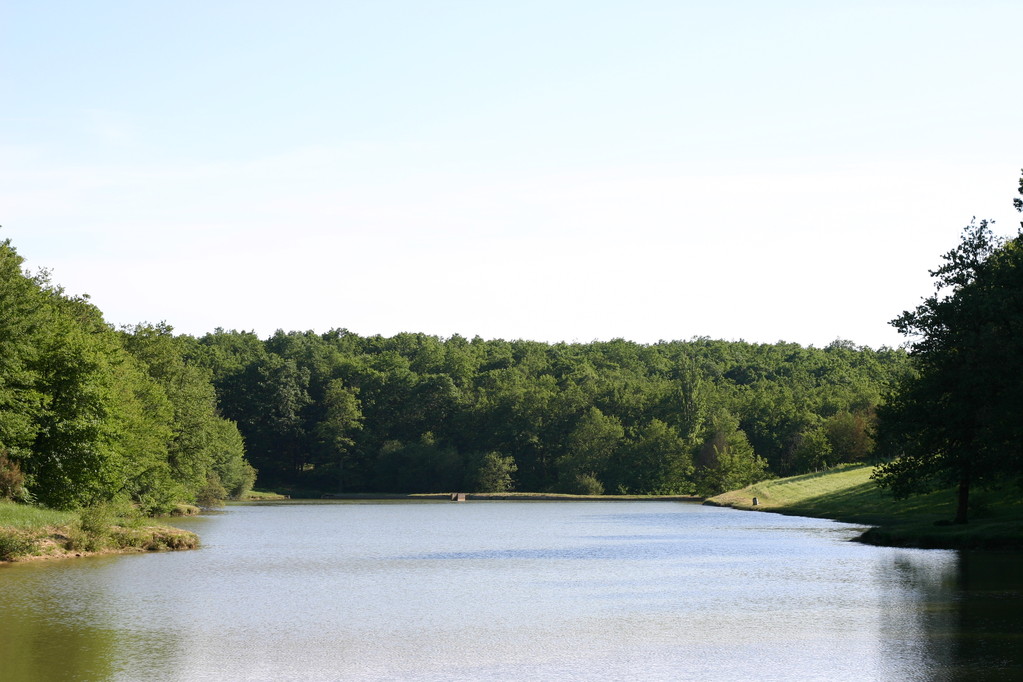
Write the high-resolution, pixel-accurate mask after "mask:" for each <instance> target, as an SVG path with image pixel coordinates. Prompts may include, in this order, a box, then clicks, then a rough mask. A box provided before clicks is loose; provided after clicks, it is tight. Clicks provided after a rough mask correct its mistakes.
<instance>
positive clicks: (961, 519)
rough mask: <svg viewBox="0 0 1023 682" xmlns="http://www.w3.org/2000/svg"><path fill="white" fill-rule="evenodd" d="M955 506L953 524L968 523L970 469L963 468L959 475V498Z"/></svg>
mask: <svg viewBox="0 0 1023 682" xmlns="http://www.w3.org/2000/svg"><path fill="white" fill-rule="evenodd" d="M958 498H959V499H958V504H956V518H955V523H969V518H968V516H967V513H968V510H969V506H970V468H969V466H967V467H964V468H963V470H962V473H961V474H960V475H959V496H958Z"/></svg>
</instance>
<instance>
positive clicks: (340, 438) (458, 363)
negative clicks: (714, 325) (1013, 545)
mask: <svg viewBox="0 0 1023 682" xmlns="http://www.w3.org/2000/svg"><path fill="white" fill-rule="evenodd" d="M186 357H187V359H188V361H189V362H190V363H193V364H195V365H198V366H201V367H203V368H206V369H208V370H209V371H210V372H211V374H212V376H213V383H214V385H215V386H216V389H217V395H218V396H219V404H220V409H221V410H222V412H223V414H224V415H225V416H226V417H228V418H230V419H232V420H234V421H235V422H237V424H238V427H239V429H240V430H241V432H242V434H243V435H244V437H245V442H246V444H247V448H248V456H249V459H250V461H251V462H252V463H253V464H254V465H255V466H256V467H257V468H258V470H259V472H260V474H259V476H260V482H261V483H262V484H264V485H268V486H272V487H281V488H291V489H295V490H315V491H327V492H427V491H445V490H454V489H464V490H506V489H511V488H514V489H516V490H525V491H552V492H568V493H601V492H604V493H610V494H616V493H632V494H644V493H657V494H688V493H699V494H712V493H717V492H721V491H723V490H726V489H731V488H734V487H737V486H742V485H745V484H747V483H750V482H752V481H754V480H758V479H761V478H764V477H767V476H770V475H772V474H777V475H788V474H794V473H800V472H806V471H814V470H819V469H822V468H824V467H827V466H828V465H832V464H835V463H839V462H847V461H861V460H865V459H867V458H869V457H870V456H871V451H872V447H873V441H872V435H871V434H872V429H873V422H874V414H875V408H876V407H877V406H878V404H879V403H880V402H881V399H882V395H884V394H885V392H886V391H887V390H888V389H889V388H890V387H891V386H892V385H893V384H894V382H896V381H897V380H898V379H899V378H900V377H901V375H903V374H904V373H905V372H906V371H907V369H908V363H907V358H906V355H905V353H904V352H903V351H901V350H892V349H881V350H872V349H870V348H857V347H855V346H854V345H852V344H851V343H848V342H835V343H832V344H831V345H829V346H828V347H826V348H822V349H817V348H812V347H811V348H805V347H802V346H799V345H797V344H790V343H777V344H766V345H764V344H751V343H745V342H741V341H739V342H726V341H712V340H709V339H694V340H691V341H684V342H681V341H673V342H662V343H657V344H653V345H641V344H637V343H631V342H628V341H625V340H622V339H616V340H613V341H608V342H593V343H588V344H567V343H558V344H546V343H539V342H532V341H504V340H483V339H480V338H475V339H471V340H469V339H465V338H463V337H461V336H453V337H451V338H448V339H439V338H437V337H433V336H427V335H424V334H411V333H406V334H398V335H396V336H394V337H391V338H384V337H380V336H372V337H362V336H359V335H357V334H354V333H351V332H348V331H346V330H343V329H341V330H333V331H330V332H328V333H325V334H316V333H313V332H283V331H278V332H277V333H276V334H274V335H273V336H271V337H270V338H268V339H266V340H261V339H260V338H258V337H257V336H256V335H255V334H252V333H248V332H237V331H223V330H217V331H215V332H212V333H209V334H207V335H205V336H203V337H201V338H199V339H196V340H194V341H193V340H191V339H189V342H188V351H187V354H186Z"/></svg>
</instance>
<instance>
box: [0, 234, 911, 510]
mask: <svg viewBox="0 0 1023 682" xmlns="http://www.w3.org/2000/svg"><path fill="white" fill-rule="evenodd" d="M22 262H23V261H22V258H21V257H20V256H19V255H18V253H17V251H16V250H15V249H14V248H13V247H12V246H11V244H10V243H9V241H6V242H3V243H2V244H0V344H2V348H0V363H2V364H0V496H6V497H13V498H19V499H26V500H34V501H37V502H39V503H42V504H45V505H48V506H53V507H60V508H73V507H78V506H85V505H89V504H93V503H97V502H103V501H108V500H112V499H118V498H120V499H129V500H131V501H133V502H134V503H136V504H137V505H139V506H140V507H142V508H143V509H145V510H147V511H152V512H156V511H161V510H165V509H167V508H168V507H169V505H171V504H172V503H173V502H174V501H177V500H184V501H201V502H209V501H215V500H217V499H222V498H225V497H228V496H232V495H239V494H241V493H242V492H244V491H245V490H247V489H248V488H249V487H250V486H251V485H252V484H253V481H254V478H255V475H256V470H258V472H259V483H260V484H261V485H263V486H266V487H275V488H281V489H286V490H291V491H294V492H298V493H302V492H306V493H337V492H427V491H434V492H436V491H449V490H456V489H462V490H490V491H503V490H511V489H515V490H524V491H552V492H570V493H600V492H604V493H610V494H615V493H633V494H645V493H660V494H688V493H699V494H711V493H716V492H720V491H723V490H726V489H730V488H734V487H737V486H741V485H744V484H746V483H749V482H751V481H753V480H756V479H760V478H764V477H766V476H770V475H786V474H793V473H799V472H804V471H812V470H817V469H821V468H824V467H826V466H828V465H831V464H835V463H838V462H845V461H860V460H864V459H867V458H869V457H870V455H871V451H872V448H873V440H872V435H871V434H872V431H873V424H874V420H875V416H874V415H875V409H876V408H877V406H878V405H879V404H880V403H881V401H882V396H883V395H884V394H885V392H886V391H888V390H889V388H890V387H891V386H893V385H894V384H895V383H896V382H897V381H898V380H899V379H900V377H901V376H902V375H904V374H905V373H906V371H907V369H908V363H907V357H906V354H905V353H904V352H903V351H900V350H893V349H881V350H873V349H870V348H858V347H856V346H854V345H853V344H851V343H849V342H842V341H836V342H835V343H832V344H831V345H829V346H828V347H826V348H822V349H817V348H813V347H810V348H806V347H802V346H800V345H797V344H792V343H776V344H751V343H745V342H742V341H738V342H726V341H714V340H710V339H705V338H699V339H693V340H690V341H672V342H661V343H657V344H653V345H642V344H637V343H632V342H629V341H625V340H622V339H616V340H613V341H608V342H593V343H588V344H566V343H558V344H546V343H539V342H533V341H521V340H519V341H505V340H500V339H497V340H483V339H481V338H474V339H471V340H470V339H465V338H463V337H461V336H457V335H456V336H452V337H450V338H447V339H441V338H437V337H433V336H427V335H424V334H412V333H405V334H398V335H396V336H394V337H391V338H384V337H380V336H370V337H362V336H359V335H357V334H354V333H351V332H349V331H346V330H343V329H338V330H332V331H330V332H327V333H324V334H317V333H314V332H283V331H278V332H277V333H276V334H274V335H273V336H271V337H270V338H267V339H260V338H259V337H257V336H256V335H255V334H254V333H251V332H239V331H224V330H220V329H218V330H216V331H214V332H211V333H208V334H206V335H205V336H202V337H200V338H195V337H192V336H188V335H175V334H174V333H173V331H172V329H171V328H170V327H169V326H167V325H165V324H159V325H152V324H139V325H136V326H134V327H129V328H121V329H114V328H113V327H112V326H111V325H109V324H107V323H106V322H105V321H104V319H103V316H102V313H101V311H100V310H99V309H97V308H96V306H94V305H93V304H92V303H91V302H90V301H89V300H88V298H87V297H78V296H70V295H68V294H66V293H65V292H64V291H63V290H62V289H61V288H60V287H59V286H56V285H54V284H53V283H51V282H50V280H49V277H48V275H47V273H45V272H42V273H36V274H32V273H27V272H25V271H23V269H22ZM250 462H251V465H250V464H249V463H250ZM253 467H255V469H254V468H253Z"/></svg>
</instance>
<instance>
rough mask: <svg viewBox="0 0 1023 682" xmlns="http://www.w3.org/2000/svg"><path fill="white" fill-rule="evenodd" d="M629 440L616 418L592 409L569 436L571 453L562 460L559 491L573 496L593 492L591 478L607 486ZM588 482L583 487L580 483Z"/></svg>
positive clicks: (559, 471) (559, 463) (559, 470)
mask: <svg viewBox="0 0 1023 682" xmlns="http://www.w3.org/2000/svg"><path fill="white" fill-rule="evenodd" d="M624 440H625V429H624V428H623V427H622V423H621V421H619V420H618V419H617V418H616V417H608V416H605V415H604V413H603V412H601V411H600V410H599V409H598V408H596V407H591V408H589V409H588V410H587V411H586V413H585V414H583V416H582V417H581V418H580V419H579V423H578V424H577V425H576V427H575V429H573V430H572V432H571V433H570V434H569V436H568V443H567V446H568V447H567V451H566V452H565V453H564V454H563V455H561V457H559V458H558V482H559V488H560V489H562V490H564V491H565V492H569V493H585V492H590V491H592V490H593V488H594V486H593V485H592V482H590V479H595V480H597V481H599V482H601V486H602V487H604V485H605V478H606V476H607V470H608V466H609V465H610V462H611V460H612V457H613V455H614V454H615V451H616V450H617V449H618V448H619V447H620V446H621V444H622V442H623V441H624ZM584 480H585V481H586V483H584V484H582V488H585V490H583V489H582V488H581V487H580V485H581V484H580V481H584Z"/></svg>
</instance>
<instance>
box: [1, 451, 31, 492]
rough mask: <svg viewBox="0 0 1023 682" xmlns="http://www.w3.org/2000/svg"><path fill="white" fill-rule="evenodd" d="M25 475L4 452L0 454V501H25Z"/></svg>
mask: <svg viewBox="0 0 1023 682" xmlns="http://www.w3.org/2000/svg"><path fill="white" fill-rule="evenodd" d="M25 496H26V490H25V475H24V474H23V473H21V467H20V466H18V463H17V462H16V461H14V460H13V459H10V458H9V457H8V456H7V453H6V452H0V500H2V499H8V500H18V501H22V502H24V501H26V499H25Z"/></svg>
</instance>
